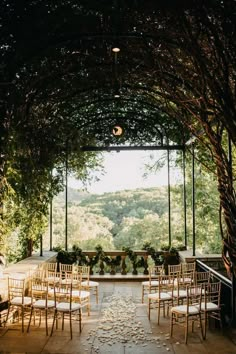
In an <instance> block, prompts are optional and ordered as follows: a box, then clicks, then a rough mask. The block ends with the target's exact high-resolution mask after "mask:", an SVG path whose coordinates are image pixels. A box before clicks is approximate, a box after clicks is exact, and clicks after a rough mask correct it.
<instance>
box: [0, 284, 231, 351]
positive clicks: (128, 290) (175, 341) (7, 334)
mask: <svg viewBox="0 0 236 354" xmlns="http://www.w3.org/2000/svg"><path fill="white" fill-rule="evenodd" d="M91 310H92V311H91V315H90V316H89V317H88V316H87V313H86V311H84V314H83V324H82V333H81V334H80V333H79V326H78V323H76V322H74V325H73V339H72V340H71V339H70V335H69V327H68V326H67V325H66V327H65V330H64V331H62V330H61V328H59V329H57V330H55V331H54V332H53V335H52V337H50V336H49V337H47V336H46V334H45V328H44V327H43V325H41V327H38V326H34V325H32V326H31V328H30V332H29V333H22V332H21V327H20V325H19V323H16V324H11V323H10V324H8V326H7V327H6V328H1V327H0V353H1V354H6V353H12V354H13V353H14V354H20V353H27V354H30V353H43V354H47V353H55V354H56V353H60V354H62V353H66V354H69V353H79V354H80V353H81V354H86V353H90V354H95V353H99V354H108V353H112V354H134V353H135V354H141V353H145V354H154V353H155V354H164V353H171V354H190V353H191V354H198V353H199V354H200V353H201V354H213V353H214V354H235V353H236V345H235V344H234V343H233V341H232V340H231V339H230V338H229V337H228V336H227V333H222V331H221V330H219V329H216V328H212V329H211V330H209V331H208V332H207V339H206V340H204V341H203V340H202V339H201V336H200V331H199V329H198V328H197V326H196V329H195V331H194V333H191V332H190V334H189V339H188V344H187V345H185V344H184V333H183V329H182V328H179V327H175V328H174V335H173V337H172V338H170V337H169V318H163V317H162V318H161V322H160V325H159V326H158V325H157V321H156V312H155V310H153V311H152V313H151V320H150V321H149V320H148V317H147V304H146V303H145V304H141V283H140V282H112V281H109V282H101V283H100V285H99V304H98V305H96V304H95V302H94V299H92V308H91ZM50 325H51V320H50Z"/></svg>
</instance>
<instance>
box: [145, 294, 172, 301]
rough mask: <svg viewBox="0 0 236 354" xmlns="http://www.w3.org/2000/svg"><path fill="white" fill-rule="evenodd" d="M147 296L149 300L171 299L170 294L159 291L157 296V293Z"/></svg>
mask: <svg viewBox="0 0 236 354" xmlns="http://www.w3.org/2000/svg"><path fill="white" fill-rule="evenodd" d="M148 298H149V299H150V300H159V299H160V300H171V299H172V296H171V295H170V294H169V293H160V297H159V293H154V294H148Z"/></svg>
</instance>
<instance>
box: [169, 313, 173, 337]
mask: <svg viewBox="0 0 236 354" xmlns="http://www.w3.org/2000/svg"><path fill="white" fill-rule="evenodd" d="M173 325H174V314H173V313H172V314H171V318H170V336H171V337H172V335H173Z"/></svg>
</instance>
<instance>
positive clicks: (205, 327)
mask: <svg viewBox="0 0 236 354" xmlns="http://www.w3.org/2000/svg"><path fill="white" fill-rule="evenodd" d="M206 331H207V313H206V311H204V337H203V339H206Z"/></svg>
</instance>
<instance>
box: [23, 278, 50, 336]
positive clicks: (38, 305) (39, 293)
mask: <svg viewBox="0 0 236 354" xmlns="http://www.w3.org/2000/svg"><path fill="white" fill-rule="evenodd" d="M48 290H49V289H48V282H47V281H44V280H42V279H37V278H35V279H32V280H31V312H30V319H29V324H28V328H27V332H29V329H30V325H31V320H32V316H33V315H34V318H35V313H38V314H39V325H40V324H41V317H42V314H44V317H45V328H46V335H48V314H49V312H50V311H52V310H53V309H54V306H55V303H54V301H53V300H49V299H48V297H49V291H48Z"/></svg>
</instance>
